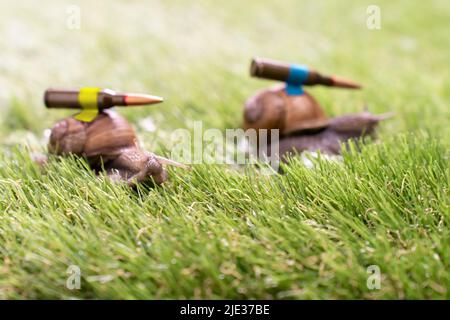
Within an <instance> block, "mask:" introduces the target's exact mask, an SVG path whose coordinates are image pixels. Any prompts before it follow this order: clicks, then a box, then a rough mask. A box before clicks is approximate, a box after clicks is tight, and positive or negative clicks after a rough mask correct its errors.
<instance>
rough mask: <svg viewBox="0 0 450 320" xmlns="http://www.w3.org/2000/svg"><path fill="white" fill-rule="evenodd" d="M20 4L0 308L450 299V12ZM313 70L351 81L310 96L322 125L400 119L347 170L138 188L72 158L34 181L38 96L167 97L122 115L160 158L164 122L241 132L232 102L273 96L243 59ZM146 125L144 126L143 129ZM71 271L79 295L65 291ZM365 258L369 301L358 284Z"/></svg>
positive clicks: (210, 173)
mask: <svg viewBox="0 0 450 320" xmlns="http://www.w3.org/2000/svg"><path fill="white" fill-rule="evenodd" d="M73 3H74V2H73V1H69V2H66V1H49V0H46V1H39V3H38V2H36V3H31V2H26V3H25V2H21V1H16V2H14V4H8V5H5V6H3V8H2V10H1V12H0V37H1V38H2V40H3V41H2V42H1V43H0V50H1V52H2V59H0V111H1V113H0V124H1V125H0V144H1V147H0V149H1V151H2V155H1V156H0V298H10V299H18V298H126V299H135V298H142V299H144V298H145V299H153V298H280V299H296V298H302V299H303V298H306V299H312V298H369V299H387V298H397V299H398V298H409V299H411V298H438V299H448V298H449V297H450V293H449V288H450V274H449V269H450V268H449V261H450V254H449V250H448V248H449V245H450V237H449V236H450V235H449V222H450V221H449V219H450V210H449V178H450V169H449V155H450V152H449V150H450V149H449V148H450V139H449V136H450V130H449V127H450V107H449V102H448V101H449V99H450V85H449V84H450V75H449V73H448V72H447V65H448V61H450V50H449V49H450V24H449V23H448V17H449V16H450V6H449V5H448V3H447V1H444V0H442V1H428V2H427V3H421V2H414V3H413V2H411V1H396V2H395V3H393V2H392V1H384V0H383V1H379V0H377V1H376V3H375V4H377V5H379V6H380V7H381V13H382V28H381V30H378V31H376V30H368V29H367V28H366V17H367V16H366V8H367V6H368V5H369V4H372V2H370V3H369V2H367V3H365V2H363V1H345V2H344V1H339V2H338V1H327V2H325V1H320V2H319V1H309V2H304V1H302V2H301V3H300V2H299V1H294V0H292V1H289V0H286V1H276V2H275V1H270V2H267V3H263V2H261V1H245V2H242V1H226V2H221V3H220V4H219V3H218V2H216V1H195V3H193V2H192V3H188V2H186V1H167V2H166V1H164V2H163V1H161V2H156V1H155V2H151V3H150V4H149V3H148V2H144V1H139V2H138V1H120V2H119V1H115V2H114V4H113V3H112V2H111V1H98V2H97V1H96V3H95V4H93V3H92V1H77V2H76V4H79V5H80V7H81V16H82V20H81V23H82V24H81V30H70V29H68V28H66V18H67V14H66V8H67V6H69V5H71V4H73ZM254 55H258V56H263V57H272V58H277V59H281V60H287V61H297V62H302V63H306V64H308V65H311V66H313V67H315V68H317V69H319V70H321V71H324V72H327V73H336V74H340V75H343V76H347V77H349V78H351V79H355V80H358V81H360V82H362V83H363V84H364V86H365V88H364V90H362V91H360V92H354V91H352V92H349V91H342V90H332V89H326V88H313V89H311V90H310V91H311V92H313V93H314V95H315V96H316V97H317V99H318V100H319V101H320V102H321V103H322V104H323V106H324V108H325V110H326V111H327V113H329V114H330V115H339V114H343V113H349V112H358V111H360V110H362V108H363V106H364V105H367V106H368V107H369V110H371V111H372V112H374V113H381V112H386V111H395V112H396V114H397V116H396V117H395V118H394V119H392V120H389V121H387V122H386V123H384V124H383V125H382V126H381V128H380V134H379V138H380V139H379V142H378V143H370V144H368V145H367V146H365V147H364V148H363V149H362V152H361V153H356V152H348V153H346V154H345V155H344V157H343V161H342V162H337V163H336V162H329V161H326V160H324V159H317V160H315V169H309V168H306V167H305V166H304V165H303V164H302V162H301V161H299V159H293V162H292V164H291V165H290V166H289V167H286V168H284V169H285V172H286V173H285V175H273V176H266V175H261V174H260V173H259V172H258V171H257V170H255V169H254V168H248V169H247V170H245V171H242V170H241V171H238V170H235V168H233V167H227V166H222V165H196V166H194V168H193V169H192V170H191V171H184V170H180V169H173V168H171V169H169V170H170V180H169V181H168V183H166V184H164V185H163V186H162V187H158V188H156V189H148V188H146V187H145V186H140V187H139V189H138V190H137V191H132V190H129V189H128V188H127V187H126V186H124V185H118V184H113V183H111V182H110V181H108V180H107V179H105V178H104V177H95V176H94V174H93V173H92V172H90V171H89V170H86V168H85V164H84V162H83V161H81V160H77V159H73V158H70V159H59V160H57V159H52V161H51V162H50V166H49V168H48V170H47V171H46V172H45V173H43V172H41V171H40V170H39V169H38V167H37V166H36V165H35V164H34V163H33V162H32V161H31V159H30V156H29V153H30V152H32V151H40V152H43V151H44V150H45V145H46V140H45V138H44V134H43V132H44V130H45V129H46V128H49V127H51V126H52V124H53V123H54V122H55V121H56V120H58V119H60V118H62V117H64V116H67V115H70V111H57V112H56V111H49V110H46V109H45V108H44V106H43V103H42V93H43V91H44V90H45V89H46V88H47V87H51V86H79V85H97V86H103V87H110V88H115V89H119V90H124V91H125V90H128V91H137V92H139V91H142V92H149V93H153V94H156V95H161V96H164V97H165V98H166V101H165V103H164V104H163V105H157V106H154V107H149V108H136V109H133V110H123V109H121V110H119V112H120V113H121V114H123V115H125V116H126V117H127V118H128V119H129V120H130V121H131V122H132V123H133V124H134V125H135V127H136V129H137V132H138V135H139V138H140V139H141V142H142V145H143V146H145V148H146V149H148V150H151V151H153V152H156V153H158V154H162V155H166V156H169V155H170V150H171V147H172V146H173V145H172V141H171V140H170V139H169V138H170V135H171V133H172V132H173V130H175V129H177V128H189V129H191V128H192V124H193V121H196V120H202V121H203V125H204V127H205V128H219V129H220V130H223V131H224V130H225V129H226V128H234V127H238V126H239V124H240V122H241V120H242V119H241V110H242V105H243V102H244V101H245V99H246V98H247V97H248V96H250V95H251V94H252V93H253V92H254V91H255V90H257V89H258V88H262V87H265V86H267V85H270V84H271V83H270V82H264V81H260V80H256V79H251V78H250V77H248V65H249V60H250V58H251V57H252V56H254ZM149 116H150V117H151V118H152V119H153V121H154V122H155V124H156V125H157V130H156V131H155V132H148V131H145V130H143V129H142V128H141V127H140V126H139V119H140V118H142V117H149ZM69 265H78V266H79V267H80V269H81V272H82V282H81V289H80V290H72V291H71V290H68V289H67V288H66V286H65V284H66V279H67V277H68V275H67V274H66V270H67V268H68V266H69ZM370 265H378V266H379V267H380V270H381V275H382V280H381V288H380V289H379V290H369V289H368V288H367V286H366V281H367V277H368V276H369V274H368V273H367V271H366V269H367V267H368V266H370Z"/></svg>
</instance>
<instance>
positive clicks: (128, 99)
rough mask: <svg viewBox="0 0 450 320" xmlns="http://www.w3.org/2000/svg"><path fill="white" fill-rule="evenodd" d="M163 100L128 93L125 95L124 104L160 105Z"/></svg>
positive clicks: (156, 97) (147, 95)
mask: <svg viewBox="0 0 450 320" xmlns="http://www.w3.org/2000/svg"><path fill="white" fill-rule="evenodd" d="M163 101H164V98H162V97H158V96H152V95H149V94H136V93H128V94H126V95H125V103H126V105H127V106H139V105H145V104H155V103H161V102H163Z"/></svg>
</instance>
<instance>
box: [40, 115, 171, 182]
mask: <svg viewBox="0 0 450 320" xmlns="http://www.w3.org/2000/svg"><path fill="white" fill-rule="evenodd" d="M48 151H49V153H51V154H55V155H62V156H64V155H68V154H74V155H77V156H81V157H84V158H86V160H87V162H88V163H89V165H90V166H91V168H92V169H93V170H95V171H101V170H102V169H104V170H105V171H106V173H107V175H108V176H109V177H110V178H111V179H113V180H123V181H126V182H127V183H128V184H129V185H130V186H133V185H135V184H136V183H137V182H144V181H147V180H151V179H153V181H154V182H155V183H156V184H161V183H163V182H164V181H165V180H167V172H166V171H165V170H164V168H163V167H162V165H161V163H160V161H159V158H158V157H157V156H155V155H154V154H152V153H150V152H146V151H144V150H142V149H141V148H140V146H139V143H138V140H137V137H136V134H135V132H134V130H133V128H132V127H131V125H130V124H129V123H128V122H127V121H126V120H125V119H124V118H123V117H121V116H120V115H119V114H117V113H115V112H114V111H111V110H104V111H102V112H101V113H100V114H99V115H98V116H97V117H96V118H95V120H94V121H92V122H82V121H79V120H76V119H75V118H74V117H68V118H65V119H63V120H61V121H59V122H57V123H56V124H55V125H54V126H53V128H52V130H51V134H50V141H49V144H48Z"/></svg>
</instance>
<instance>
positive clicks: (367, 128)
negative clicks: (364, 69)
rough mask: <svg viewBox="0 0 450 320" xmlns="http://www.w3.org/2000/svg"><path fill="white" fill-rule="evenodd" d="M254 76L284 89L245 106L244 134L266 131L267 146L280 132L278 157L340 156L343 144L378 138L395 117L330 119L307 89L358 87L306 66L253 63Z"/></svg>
mask: <svg viewBox="0 0 450 320" xmlns="http://www.w3.org/2000/svg"><path fill="white" fill-rule="evenodd" d="M250 73H251V75H252V76H255V77H260V78H264V79H272V80H281V81H285V82H286V84H284V85H281V86H276V87H272V88H268V89H264V90H261V91H258V92H257V93H256V94H255V95H253V96H252V97H250V98H249V99H248V100H247V101H246V103H245V106H244V115H243V116H244V121H243V128H244V130H248V129H255V130H257V131H258V133H259V134H258V137H260V134H261V133H262V132H263V131H261V129H266V130H267V131H266V132H267V137H266V139H267V140H266V141H267V142H268V144H270V143H271V141H270V138H271V131H272V130H274V129H277V130H279V137H280V141H279V154H280V155H281V156H282V158H285V157H284V156H285V155H287V154H288V153H293V152H298V153H301V152H303V151H321V152H323V153H326V154H331V155H337V154H340V153H341V145H342V144H344V145H345V144H346V143H347V142H348V141H349V140H350V139H354V140H357V139H358V138H361V137H364V136H374V134H375V129H376V127H377V125H378V123H379V122H380V121H381V120H384V119H386V118H389V117H390V116H391V114H390V113H389V114H382V115H372V114H370V113H369V112H361V113H357V114H348V115H344V116H340V117H335V118H328V117H327V116H326V114H325V112H324V110H323V108H322V107H321V106H320V104H319V103H318V102H317V101H316V99H314V97H313V96H312V95H310V94H309V93H308V92H306V91H304V90H303V88H302V86H303V85H316V84H322V85H326V86H331V87H341V88H349V89H358V88H360V86H359V85H358V84H356V83H354V82H352V81H350V80H347V79H344V78H341V77H337V76H324V75H321V74H319V73H318V72H316V71H314V70H309V69H308V68H307V67H304V66H298V65H289V64H285V63H282V62H278V61H273V60H267V59H253V60H252V64H251V69H250Z"/></svg>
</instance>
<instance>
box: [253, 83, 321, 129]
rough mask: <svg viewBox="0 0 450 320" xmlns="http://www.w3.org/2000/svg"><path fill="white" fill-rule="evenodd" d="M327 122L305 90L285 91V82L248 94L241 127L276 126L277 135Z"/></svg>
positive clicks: (273, 127) (317, 126)
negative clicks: (297, 93) (291, 93)
mask: <svg viewBox="0 0 450 320" xmlns="http://www.w3.org/2000/svg"><path fill="white" fill-rule="evenodd" d="M328 124H329V120H328V118H327V117H326V115H325V113H324V111H323V109H322V108H321V107H320V105H319V104H318V103H317V101H316V100H315V99H314V98H313V97H312V96H311V95H309V94H308V93H306V92H305V93H304V94H302V95H292V96H289V95H287V94H286V91H285V87H284V86H277V87H274V88H269V89H265V90H262V91H259V92H257V93H256V94H255V95H254V96H252V97H250V98H249V99H248V100H247V102H246V104H245V108H244V129H250V128H253V129H257V130H258V129H269V130H270V129H279V130H280V135H287V134H290V133H292V132H296V131H311V130H313V131H314V130H319V129H323V128H325V127H326V126H327V125H328Z"/></svg>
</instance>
